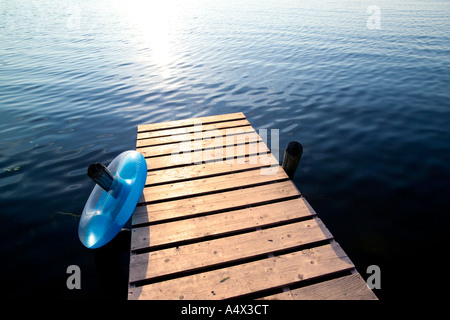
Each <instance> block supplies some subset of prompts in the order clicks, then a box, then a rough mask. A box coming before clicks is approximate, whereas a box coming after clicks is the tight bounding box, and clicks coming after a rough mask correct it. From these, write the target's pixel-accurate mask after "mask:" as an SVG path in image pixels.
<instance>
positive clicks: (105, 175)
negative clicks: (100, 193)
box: [87, 162, 114, 191]
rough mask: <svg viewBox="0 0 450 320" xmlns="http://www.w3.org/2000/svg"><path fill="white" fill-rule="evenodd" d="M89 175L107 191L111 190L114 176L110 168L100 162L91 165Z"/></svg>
mask: <svg viewBox="0 0 450 320" xmlns="http://www.w3.org/2000/svg"><path fill="white" fill-rule="evenodd" d="M87 175H88V176H89V178H91V179H92V180H94V182H95V183H96V184H98V185H99V186H100V187H102V188H103V189H104V190H105V191H109V190H110V189H111V186H112V184H113V181H114V176H113V174H112V173H111V171H109V170H108V168H106V167H105V166H104V165H103V164H101V163H100V162H97V163H93V164H91V165H89V168H88V172H87Z"/></svg>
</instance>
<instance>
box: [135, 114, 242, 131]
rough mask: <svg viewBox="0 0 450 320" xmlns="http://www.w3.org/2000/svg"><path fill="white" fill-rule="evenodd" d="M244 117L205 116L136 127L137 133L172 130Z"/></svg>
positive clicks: (228, 115)
mask: <svg viewBox="0 0 450 320" xmlns="http://www.w3.org/2000/svg"><path fill="white" fill-rule="evenodd" d="M244 119H245V115H244V114H243V113H242V112H236V113H229V114H222V115H217V116H207V117H199V118H190V119H182V120H174V121H166V122H158V123H150V124H142V125H139V126H138V132H143V131H151V130H161V129H173V128H178V127H187V126H193V125H195V124H198V123H202V124H208V123H213V122H223V121H230V120H244Z"/></svg>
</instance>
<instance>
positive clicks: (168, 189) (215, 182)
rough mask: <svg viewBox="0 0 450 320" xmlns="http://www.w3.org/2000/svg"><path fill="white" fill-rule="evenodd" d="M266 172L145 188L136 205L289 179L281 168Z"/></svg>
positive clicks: (230, 175) (250, 172)
mask: <svg viewBox="0 0 450 320" xmlns="http://www.w3.org/2000/svg"><path fill="white" fill-rule="evenodd" d="M268 170H269V169H268ZM268 170H267V172H266V174H264V175H262V174H260V173H259V172H254V171H244V172H238V173H231V174H227V175H221V176H216V177H210V178H205V179H197V180H192V181H187V182H178V183H173V184H165V185H161V186H155V187H147V188H145V189H144V191H143V193H142V196H141V198H140V199H139V202H138V203H149V202H152V201H161V200H170V199H174V198H180V197H186V196H193V195H197V194H202V193H207V192H217V191H221V190H227V189H235V188H240V187H245V186H251V185H255V184H261V183H267V182H273V181H280V180H283V179H289V178H288V176H287V175H286V173H285V172H284V170H282V168H281V166H277V167H273V168H270V170H271V172H269V171H268Z"/></svg>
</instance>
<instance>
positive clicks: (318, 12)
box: [0, 0, 450, 299]
mask: <svg viewBox="0 0 450 320" xmlns="http://www.w3.org/2000/svg"><path fill="white" fill-rule="evenodd" d="M373 2H374V1H325V0H321V1H300V0H299V1H294V0H292V1H261V0H259V1H251V0H245V1H244V0H243V1H207V0H204V1H154V2H150V1H101V0H98V1H83V0H73V1H65V2H62V1H37V0H36V1H19V0H8V1H6V0H0V239H1V241H0V256H1V258H2V261H1V267H0V268H1V273H0V274H1V277H2V278H5V279H2V280H1V287H2V294H6V295H7V297H10V298H19V297H33V298H36V297H42V298H46V299H49V298H58V299H66V298H67V299H78V298H82V299H83V298H87V299H97V298H98V297H100V296H101V297H105V298H126V281H125V286H123V285H124V282H123V279H124V278H120V277H113V276H111V274H110V273H108V272H109V271H110V270H109V271H105V268H104V265H105V262H104V260H102V258H101V257H99V256H100V254H99V253H98V252H97V253H96V252H95V251H92V250H88V249H86V248H84V247H83V246H82V244H81V243H80V242H79V240H78V236H77V227H78V221H79V217H78V215H80V214H81V212H82V210H83V207H84V204H85V201H86V200H87V198H88V196H89V194H90V192H91V190H92V187H93V183H92V182H91V181H90V180H89V179H88V178H87V176H86V168H87V166H88V165H89V164H90V163H92V162H96V161H101V162H103V163H109V162H110V161H111V160H112V159H113V158H114V157H115V156H116V155H117V154H119V153H120V152H122V151H124V150H128V149H133V148H134V146H135V139H136V126H137V125H138V124H142V123H151V122H159V121H169V120H176V119H182V118H189V117H200V116H207V115H214V114H221V113H230V112H238V111H242V112H244V113H245V115H246V116H247V118H248V119H249V120H250V122H251V123H252V124H253V126H254V127H255V128H256V129H263V128H264V129H279V130H280V146H281V148H284V147H285V146H286V145H287V143H288V142H289V141H291V140H297V141H300V142H301V143H302V144H303V145H304V155H303V158H302V161H301V166H300V167H299V170H298V172H297V174H296V177H295V180H294V182H295V183H296V185H297V186H298V188H299V189H300V191H301V192H302V193H303V194H304V196H305V197H306V198H307V199H308V200H309V201H310V203H311V204H312V206H313V207H314V208H315V210H316V211H317V212H318V215H319V217H320V218H322V220H323V221H324V222H325V224H326V225H327V226H328V228H329V229H330V231H331V232H332V233H333V234H334V236H335V238H336V240H337V241H338V242H339V243H340V244H341V245H342V247H343V248H344V250H345V251H346V252H347V254H348V255H349V256H350V257H351V259H352V260H353V262H354V263H355V265H356V267H357V269H358V270H359V272H360V273H361V274H362V275H363V277H364V278H366V277H367V276H368V275H367V274H366V268H367V267H368V266H369V265H372V264H375V265H378V266H380V267H381V271H382V289H381V290H377V291H376V294H377V295H378V296H379V297H380V298H390V299H395V298H397V297H398V296H402V297H404V296H409V295H411V296H417V294H420V293H421V292H422V290H423V289H424V288H425V286H434V285H436V286H437V285H438V284H439V283H440V285H441V286H442V280H443V279H445V277H443V275H444V276H445V270H444V267H443V266H442V264H441V262H442V261H443V260H442V258H445V257H443V254H445V252H446V251H447V249H444V248H443V247H442V245H444V244H446V243H447V235H448V223H449V217H448V208H449V207H450V197H449V190H450V188H449V184H450V148H449V146H450V125H449V123H450V37H449V35H450V19H449V17H450V2H449V1H386V0H381V1H376V5H377V6H378V7H379V8H380V18H381V20H380V21H381V25H380V27H381V29H368V27H367V20H368V18H369V16H370V13H368V12H367V8H368V7H369V6H370V5H372V4H375V3H373ZM119 260H120V261H121V262H122V264H123V265H125V266H126V263H127V262H126V257H124V256H121V257H118V261H119ZM72 264H76V265H79V266H80V268H81V271H82V289H81V290H73V291H70V290H68V289H67V288H66V279H67V274H66V268H67V267H68V266H69V265H72ZM118 268H119V270H120V266H119V267H118ZM106 269H107V268H106ZM119 273H120V271H119ZM5 275H6V277H5ZM112 279H113V280H112Z"/></svg>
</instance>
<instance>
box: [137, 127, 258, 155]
mask: <svg viewBox="0 0 450 320" xmlns="http://www.w3.org/2000/svg"><path fill="white" fill-rule="evenodd" d="M256 141H262V140H261V138H260V136H259V135H258V134H257V133H256V132H250V133H245V134H242V135H241V134H237V135H229V136H226V137H225V136H219V137H214V138H211V139H200V140H188V141H184V142H179V143H171V144H164V145H159V146H151V147H143V148H139V152H140V153H141V154H142V155H143V156H144V157H145V158H149V157H156V156H165V155H171V154H179V153H182V152H183V153H184V152H191V151H200V150H205V149H212V148H222V147H227V146H234V145H237V144H245V143H250V142H256Z"/></svg>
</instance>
